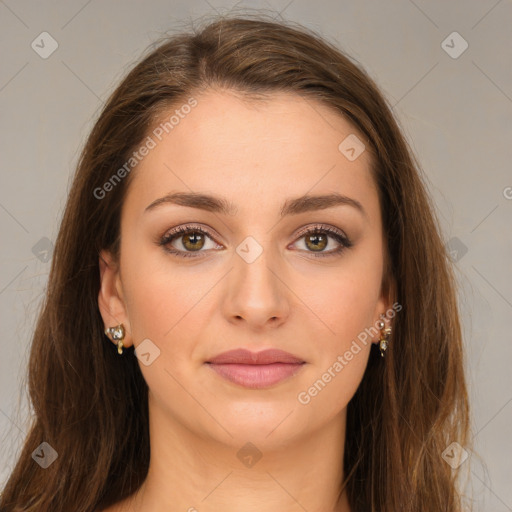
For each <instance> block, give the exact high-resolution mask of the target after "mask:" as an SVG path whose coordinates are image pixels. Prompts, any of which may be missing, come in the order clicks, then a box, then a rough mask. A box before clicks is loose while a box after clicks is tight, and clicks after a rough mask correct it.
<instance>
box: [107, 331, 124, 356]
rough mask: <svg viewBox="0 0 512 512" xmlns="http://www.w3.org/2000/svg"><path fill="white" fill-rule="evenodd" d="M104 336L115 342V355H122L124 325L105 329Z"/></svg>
mask: <svg viewBox="0 0 512 512" xmlns="http://www.w3.org/2000/svg"><path fill="white" fill-rule="evenodd" d="M105 334H106V335H107V336H110V337H111V338H112V339H113V340H114V341H117V353H118V354H122V353H123V346H124V345H123V341H122V340H123V339H124V325H123V324H119V325H116V326H115V327H108V328H107V329H105Z"/></svg>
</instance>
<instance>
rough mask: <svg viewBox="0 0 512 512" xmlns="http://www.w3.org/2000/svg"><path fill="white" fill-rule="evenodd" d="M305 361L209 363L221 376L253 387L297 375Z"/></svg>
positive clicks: (271, 383) (265, 386)
mask: <svg viewBox="0 0 512 512" xmlns="http://www.w3.org/2000/svg"><path fill="white" fill-rule="evenodd" d="M303 365H304V363H272V364H235V363H229V364H214V363H208V366H210V367H211V368H212V370H214V371H216V372H217V373H218V374H219V375H220V376H221V377H224V378H225V379H227V380H229V381H231V382H234V383H235V384H239V385H240V386H244V387H246V388H251V389H262V388H267V387H269V386H273V385H274V384H277V383H278V382H281V381H283V380H285V379H287V378H288V377H291V376H292V375H295V374H296V373H297V372H298V371H299V370H300V369H301V368H302V366H303Z"/></svg>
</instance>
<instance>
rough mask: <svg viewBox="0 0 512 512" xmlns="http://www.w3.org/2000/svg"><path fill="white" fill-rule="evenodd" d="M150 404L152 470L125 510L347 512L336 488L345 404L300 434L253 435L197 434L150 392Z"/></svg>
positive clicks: (340, 467)
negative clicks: (316, 426)
mask: <svg viewBox="0 0 512 512" xmlns="http://www.w3.org/2000/svg"><path fill="white" fill-rule="evenodd" d="M149 412H150V439H151V459H150V466H149V471H148V475H147V478H146V480H145V481H144V483H143V485H142V486H141V488H140V489H139V490H138V491H137V493H136V494H135V495H133V496H132V497H130V499H129V506H128V507H127V508H126V510H127V511H128V510H130V511H131V510H134V511H135V510H136V511H140V512H163V511H165V512H175V511H176V512H178V511H180V512H183V511H187V512H213V511H219V510H222V511H223V512H235V511H240V510H244V511H247V512H259V511H268V510H281V511H284V512H296V511H297V512H304V510H307V511H308V512H326V511H329V512H350V508H349V505H348V500H347V497H346V493H345V492H344V493H343V494H342V495H341V497H340V496H339V493H340V488H341V483H342V481H343V451H344V442H345V423H346V409H344V410H343V411H342V412H341V413H340V414H339V415H338V416H336V417H334V418H333V419H332V420H331V421H330V422H328V423H326V424H324V425H323V426H322V429H321V430H317V431H314V432H311V431H308V432H307V436H306V435H304V437H301V436H300V435H298V436H297V437H296V438H294V439H282V438H280V437H279V431H278V430H279V428H276V430H275V431H274V432H272V433H270V434H268V435H262V436H261V438H258V439H252V440H251V439H246V438H245V437H244V436H243V434H242V436H241V437H239V438H238V437H237V438H235V436H234V435H233V436H232V437H229V436H227V435H224V438H225V439H222V440H219V439H212V438H210V437H206V436H201V435H199V433H198V432H195V431H193V430H191V428H190V426H188V425H183V424H182V423H181V422H179V421H177V420H176V419H175V418H172V417H170V415H169V413H168V412H167V413H166V412H165V411H164V410H163V409H162V408H160V407H158V405H157V404H156V403H155V401H154V400H153V399H151V398H150V402H149ZM286 421H293V414H291V415H290V417H288V418H287V420H286ZM224 434H225V433H224ZM122 510H125V508H123V509H122Z"/></svg>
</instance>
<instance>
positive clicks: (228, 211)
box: [144, 192, 368, 218]
mask: <svg viewBox="0 0 512 512" xmlns="http://www.w3.org/2000/svg"><path fill="white" fill-rule="evenodd" d="M164 204H176V205H179V206H187V207H189V208H197V209H199V210H206V211H209V212H213V213H220V214H223V215H229V216H235V215H236V214H237V211H238V209H237V208H236V206H235V205H234V204H233V203H230V202H229V201H228V200H227V199H225V198H223V197H215V196H211V195H208V194H200V193H197V192H174V193H170V194H167V195H165V196H163V197H160V198H159V199H156V200H155V201H153V202H152V203H151V204H150V205H148V206H147V207H146V208H145V210H144V213H146V212H149V211H151V210H154V209H156V208H157V207H159V206H162V205H164ZM341 205H347V206H352V207H354V208H355V209H356V210H358V211H359V212H360V213H362V214H363V215H364V216H365V217H367V216H368V215H367V213H366V210H365V209H364V208H363V205H362V204H361V203H360V202H359V201H357V200H356V199H352V198H351V197H348V196H345V195H342V194H338V193H335V192H334V193H331V194H324V195H316V196H308V195H304V196H301V197H296V198H291V199H287V200H286V201H285V202H284V203H283V206H282V207H281V213H280V215H281V218H283V217H286V216H287V215H298V214H300V213H305V212H311V211H316V210H325V209H327V208H333V207H335V206H341Z"/></svg>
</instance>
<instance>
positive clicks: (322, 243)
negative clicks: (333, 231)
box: [305, 233, 328, 251]
mask: <svg viewBox="0 0 512 512" xmlns="http://www.w3.org/2000/svg"><path fill="white" fill-rule="evenodd" d="M327 238H328V237H327V236H325V235H322V234H318V233H314V234H311V235H307V236H306V237H305V239H306V245H307V246H308V247H309V248H310V249H312V250H313V251H322V250H323V249H325V248H326V247H327Z"/></svg>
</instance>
